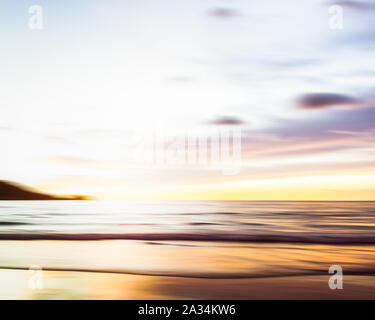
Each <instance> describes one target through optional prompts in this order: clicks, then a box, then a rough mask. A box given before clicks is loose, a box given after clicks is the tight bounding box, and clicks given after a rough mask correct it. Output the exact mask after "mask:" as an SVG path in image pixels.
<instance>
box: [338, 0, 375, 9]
mask: <svg viewBox="0 0 375 320" xmlns="http://www.w3.org/2000/svg"><path fill="white" fill-rule="evenodd" d="M332 4H336V5H339V6H343V7H347V8H351V9H357V10H366V11H367V10H375V3H372V2H367V1H349V0H348V1H334V2H333V3H332Z"/></svg>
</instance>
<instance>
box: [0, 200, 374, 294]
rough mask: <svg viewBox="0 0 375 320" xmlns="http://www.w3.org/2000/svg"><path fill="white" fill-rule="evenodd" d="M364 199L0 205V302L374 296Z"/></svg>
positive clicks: (368, 210)
mask: <svg viewBox="0 0 375 320" xmlns="http://www.w3.org/2000/svg"><path fill="white" fill-rule="evenodd" d="M372 207H373V203H371V202H362V203H361V202H350V203H344V202H339V203H336V202H320V203H318V204H317V203H313V202H303V203H302V202H285V203H284V202H249V201H243V202H190V203H182V202H158V203H155V202H151V203H149V202H146V203H145V202H141V203H135V202H131V203H128V202H90V201H87V202H86V201H83V202H73V201H61V202H60V201H56V202H53V203H52V202H48V201H47V202H6V203H5V202H3V203H2V204H1V206H0V213H2V219H1V224H0V281H1V283H2V286H1V290H0V298H1V299H374V298H375V295H374V293H375V290H374V289H375V243H374V239H373V237H374V236H373V232H372V229H373V228H374V213H373V211H372ZM331 266H339V267H340V268H341V269H342V272H343V278H342V283H343V289H335V290H334V289H332V288H331V287H330V286H329V281H330V278H331V277H332V276H335V274H334V273H329V269H330V267H331Z"/></svg>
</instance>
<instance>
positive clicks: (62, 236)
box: [0, 232, 375, 245]
mask: <svg viewBox="0 0 375 320" xmlns="http://www.w3.org/2000/svg"><path fill="white" fill-rule="evenodd" d="M0 240H72V241H79V240H80V241H90V240H143V241H220V242H259V243H306V244H309V243H310V244H348V245H349V244H352V245H355V244H375V235H360V234H357V235H353V234H342V233H341V234H339V233H329V234H327V233H324V234H322V233H309V232H284V233H272V234H258V233H256V234H238V233H79V234H70V233H2V234H0Z"/></svg>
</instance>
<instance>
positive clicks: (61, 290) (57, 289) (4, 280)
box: [0, 270, 375, 299]
mask: <svg viewBox="0 0 375 320" xmlns="http://www.w3.org/2000/svg"><path fill="white" fill-rule="evenodd" d="M43 276H44V278H43V284H44V288H43V289H40V290H37V289H29V288H28V286H27V284H28V277H29V275H28V271H23V270H2V271H1V272H0V282H1V284H2V286H1V287H0V298H1V299H375V292H374V290H373V288H374V286H375V277H370V276H345V284H344V289H343V290H331V289H329V287H328V284H327V283H328V275H327V276H306V277H304V276H297V277H296V276H293V277H282V278H280V277H276V278H261V279H220V280H218V279H194V278H179V277H160V276H136V275H120V274H110V273H108V274H107V273H102V274H99V273H89V272H69V271H59V272H56V271H45V272H44V274H43Z"/></svg>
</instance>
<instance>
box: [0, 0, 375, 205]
mask: <svg viewBox="0 0 375 320" xmlns="http://www.w3.org/2000/svg"><path fill="white" fill-rule="evenodd" d="M35 4H36V3H35V2H33V1H25V0H18V1H11V0H3V1H2V2H1V4H0V11H1V15H0V40H1V49H0V58H1V59H0V108H1V109H0V110H1V117H0V150H1V156H0V179H5V180H11V181H16V182H19V183H22V184H26V185H29V186H32V187H34V188H37V189H39V190H41V191H45V192H50V193H56V194H85V195H91V196H93V197H95V198H98V199H191V200H195V199H202V200H205V199H233V200H236V199H250V200H255V199H259V200H293V199H296V200H375V162H374V159H375V90H374V88H375V64H374V49H375V20H374V14H375V4H374V2H371V1H368V2H366V1H355V0H353V1H336V2H330V1H324V0H323V1H322V0H317V1H298V0H285V1H274V0H261V1H260V0H256V1H248V0H210V1H208V0H207V1H206V0H189V1H175V0H129V1H128V0H108V1H97V0H74V1H73V0H66V1H47V0H38V2H37V4H38V5H40V6H41V7H42V8H43V24H44V25H43V29H42V30H31V29H30V28H29V26H28V20H29V18H30V16H31V15H30V14H29V12H28V11H29V7H30V6H32V5H35ZM333 4H337V5H341V7H342V8H343V28H342V29H332V28H330V25H329V22H330V18H331V16H332V14H331V13H330V11H329V7H330V6H331V5H333ZM220 130H221V131H223V130H224V131H225V130H234V131H236V130H237V131H236V132H241V161H240V163H236V166H237V167H236V168H237V169H238V170H237V171H236V172H235V173H233V174H224V173H223V169H225V168H226V167H227V166H228V163H226V164H222V163H219V164H212V163H203V164H202V163H178V164H172V163H152V162H149V161H148V159H149V155H150V153H152V152H155V149H154V148H153V147H150V146H151V145H150V144H149V142H150V141H152V140H153V139H154V137H155V132H162V135H163V136H165V139H166V143H167V144H168V143H169V144H170V143H173V141H176V139H177V140H178V137H185V136H186V134H187V132H188V134H189V135H193V136H194V137H196V138H199V137H200V136H205V135H207V134H210V133H212V132H216V131H217V132H219V131H220ZM168 139H169V140H168ZM229 166H230V163H229Z"/></svg>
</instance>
